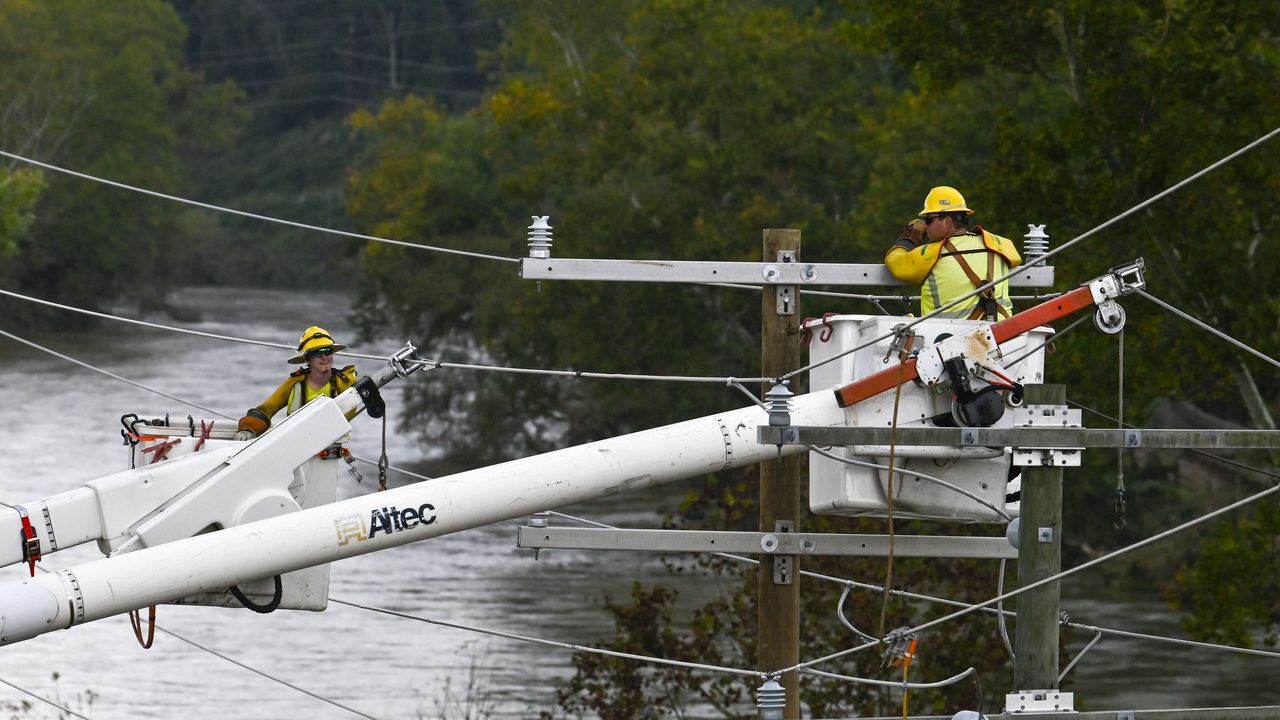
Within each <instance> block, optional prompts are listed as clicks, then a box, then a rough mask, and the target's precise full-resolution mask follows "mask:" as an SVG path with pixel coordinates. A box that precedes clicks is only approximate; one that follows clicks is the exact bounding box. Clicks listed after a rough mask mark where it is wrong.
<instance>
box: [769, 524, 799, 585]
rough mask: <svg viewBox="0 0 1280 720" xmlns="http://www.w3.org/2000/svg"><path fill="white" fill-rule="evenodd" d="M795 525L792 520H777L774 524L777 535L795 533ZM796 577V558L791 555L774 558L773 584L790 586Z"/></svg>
mask: <svg viewBox="0 0 1280 720" xmlns="http://www.w3.org/2000/svg"><path fill="white" fill-rule="evenodd" d="M795 529H796V526H795V523H794V522H792V521H791V520H777V521H775V522H774V523H773V531H774V532H776V533H789V532H795ZM794 576H795V557H794V556H791V555H775V556H774V558H773V584H774V585H790V584H791V579H792V578H793V577H794Z"/></svg>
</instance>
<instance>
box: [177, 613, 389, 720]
mask: <svg viewBox="0 0 1280 720" xmlns="http://www.w3.org/2000/svg"><path fill="white" fill-rule="evenodd" d="M155 628H156V629H157V630H159V631H160V632H162V633H164V634H166V635H169V636H170V637H174V638H177V639H179V640H181V641H182V642H184V643H187V644H188V645H191V646H192V647H195V648H197V649H200V650H203V651H205V652H207V653H209V654H210V655H213V656H214V657H217V658H220V659H222V660H226V661H227V662H229V663H231V664H232V665H235V666H237V667H241V668H244V669H245V670H248V671H249V672H251V673H254V674H255V675H260V676H262V677H264V678H266V679H268V680H270V681H271V682H274V683H279V684H280V685H283V686H285V687H287V688H290V689H293V690H297V691H298V692H300V693H302V694H304V695H309V696H311V697H313V698H315V699H317V700H319V701H321V702H324V703H328V704H329V705H332V706H334V707H336V708H341V709H342V710H346V711H347V712H349V713H351V714H352V715H359V716H360V717H363V718H369V720H377V718H375V717H374V716H373V715H369V714H367V713H363V712H360V711H359V710H356V709H355V708H353V707H350V706H348V705H343V704H342V703H340V702H338V701H337V700H333V699H330V698H327V697H325V696H323V695H320V694H319V693H315V692H312V691H310V690H308V689H306V688H304V687H300V686H298V685H294V684H293V683H291V682H289V681H287V680H282V679H281V678H278V677H276V676H274V675H271V674H269V673H265V672H263V671H261V670H259V669H257V668H255V667H253V666H252V665H246V664H245V663H242V662H240V661H239V660H236V659H235V658H233V657H229V656H227V655H223V654H222V653H220V652H218V651H217V650H214V649H213V648H209V647H205V646H204V645H201V644H200V643H198V642H196V641H194V640H192V639H190V638H185V637H183V636H181V635H179V634H178V633H176V632H174V631H172V630H166V629H165V628H162V627H160V626H159V625H156V626H155Z"/></svg>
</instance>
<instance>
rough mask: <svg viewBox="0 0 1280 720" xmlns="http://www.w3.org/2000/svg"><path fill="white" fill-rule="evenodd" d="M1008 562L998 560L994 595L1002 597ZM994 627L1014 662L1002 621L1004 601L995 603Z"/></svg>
mask: <svg viewBox="0 0 1280 720" xmlns="http://www.w3.org/2000/svg"><path fill="white" fill-rule="evenodd" d="M1008 562H1009V561H1008V560H1006V559H1004V558H1000V575H999V576H998V577H997V578H996V595H997V596H1000V595H1004V573H1005V566H1006V565H1007V564H1008ZM996 627H997V628H999V630H1000V640H1001V641H1003V642H1004V649H1005V650H1008V651H1009V659H1010V660H1016V659H1017V658H1018V656H1017V654H1015V653H1014V652H1013V643H1011V642H1009V627H1008V625H1007V624H1006V623H1005V621H1004V601H1003V600H1001V601H1000V602H998V603H996Z"/></svg>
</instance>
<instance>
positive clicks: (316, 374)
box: [236, 326, 358, 440]
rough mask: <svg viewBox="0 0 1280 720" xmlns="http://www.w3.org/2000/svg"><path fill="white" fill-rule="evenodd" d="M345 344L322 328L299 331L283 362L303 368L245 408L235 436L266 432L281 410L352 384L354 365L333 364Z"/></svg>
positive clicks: (291, 409) (293, 408)
mask: <svg viewBox="0 0 1280 720" xmlns="http://www.w3.org/2000/svg"><path fill="white" fill-rule="evenodd" d="M346 347H347V346H346V345H339V344H338V343H336V342H334V340H333V336H332V335H330V334H329V332H328V331H327V330H325V329H324V328H321V327H314V326H313V327H309V328H307V329H306V330H304V331H302V336H301V337H300V338H299V339H298V345H297V353H296V354H295V355H294V356H293V357H290V358H289V359H288V361H287V362H289V363H291V364H293V365H302V366H303V367H301V368H300V369H298V370H295V371H293V372H292V373H290V374H289V377H287V378H285V381H284V382H283V383H281V384H280V387H278V388H276V390H275V392H273V393H271V395H270V396H269V397H268V398H267V399H266V400H263V401H262V403H261V404H260V405H258V406H256V407H252V408H249V411H248V412H247V413H245V416H244V417H242V418H240V423H239V426H238V427H239V431H238V432H237V433H236V439H237V440H249V439H251V438H253V437H256V436H258V435H261V434H262V433H264V432H266V430H267V428H269V427H271V418H272V416H274V415H275V414H276V413H278V412H280V411H281V410H285V411H286V414H288V415H292V414H293V413H294V412H297V410H298V409H299V408H301V407H302V406H303V405H306V404H307V403H308V402H311V401H312V400H314V399H315V398H317V397H319V396H321V395H325V396H327V397H330V398H334V397H337V396H338V394H339V393H341V392H342V391H343V390H346V389H347V388H349V387H351V386H352V385H354V384H355V382H356V366H355V365H348V366H346V367H344V368H342V369H341V370H337V369H335V368H334V367H333V354H334V353H335V352H338V351H339V350H345V349H346ZM356 412H358V410H353V411H351V412H350V413H348V416H347V419H351V417H354V416H355V414H356Z"/></svg>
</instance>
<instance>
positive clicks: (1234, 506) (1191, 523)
mask: <svg viewBox="0 0 1280 720" xmlns="http://www.w3.org/2000/svg"><path fill="white" fill-rule="evenodd" d="M1276 492H1280V485H1274V486H1272V487H1269V488H1267V489H1266V490H1262V491H1260V492H1257V493H1254V494H1253V495H1250V496H1248V497H1246V498H1244V499H1242V500H1237V501H1236V502H1233V503H1231V504H1229V505H1225V506H1223V507H1221V508H1218V509H1217V510H1213V511H1211V512H1208V513H1205V514H1204V515H1201V516H1200V517H1197V518H1194V519H1191V520H1188V521H1187V522H1185V523H1182V524H1181V525H1178V526H1176V527H1173V528H1170V529H1168V530H1165V531H1163V532H1160V533H1157V534H1155V535H1152V536H1151V537H1149V538H1146V539H1144V540H1139V541H1138V542H1136V543H1133V544H1132V545H1127V546H1125V547H1123V548H1120V549H1119V550H1114V551H1112V552H1109V553H1107V554H1106V555H1102V556H1100V557H1097V558H1094V559H1092V560H1089V561H1087V562H1085V563H1082V564H1080V565H1077V566H1075V567H1073V568H1070V569H1068V570H1063V571H1062V572H1059V573H1057V574H1054V575H1050V576H1049V577H1046V578H1042V579H1040V580H1036V581H1034V582H1031V583H1028V584H1026V585H1023V586H1022V587H1019V588H1018V589H1016V590H1010V591H1009V592H1006V593H1004V594H1002V595H997V596H996V597H993V598H991V599H989V600H984V601H982V602H980V603H976V604H974V605H970V606H969V607H967V608H964V609H962V610H957V611H956V612H953V613H951V614H950V615H944V616H942V617H940V618H937V619H935V620H930V621H928V622H926V623H922V624H920V625H917V626H915V627H913V628H910V629H909V630H908V631H907V632H909V633H919V632H923V631H924V630H928V629H930V628H933V627H937V626H938V625H942V624H944V623H947V622H950V621H952V620H956V619H958V618H961V617H964V616H965V615H969V614H971V613H973V612H975V611H977V610H981V609H983V608H987V607H989V606H991V605H994V604H996V603H998V602H1003V601H1005V600H1009V599H1010V598H1014V597H1017V596H1019V595H1021V594H1023V593H1025V592H1029V591H1031V590H1035V589H1037V588H1041V587H1044V586H1045V585H1048V584H1050V583H1055V582H1058V581H1060V580H1062V579H1063V578H1067V577H1070V576H1072V575H1075V574H1076V573H1079V572H1082V571H1084V570H1087V569H1089V568H1091V567H1094V566H1095V565H1100V564H1102V563H1105V562H1109V561H1111V560H1114V559H1116V558H1118V557H1120V556H1121V555H1127V554H1128V553H1131V552H1133V551H1135V550H1139V549H1141V548H1144V547H1146V546H1148V545H1151V544H1154V543H1157V542H1160V541H1161V540H1164V539H1165V538H1168V537H1171V536H1173V535H1176V534H1177V533H1180V532H1183V531H1184V530H1187V529H1189V528H1192V527H1195V526H1196V525H1199V524H1201V523H1204V522H1207V521H1209V520H1213V519H1215V518H1218V517H1220V516H1222V515H1225V514H1227V513H1229V512H1232V511H1234V510H1238V509H1239V508H1242V507H1244V506H1246V505H1249V504H1251V503H1255V502H1257V501H1259V500H1262V499H1264V498H1266V497H1269V496H1271V495H1273V494H1275V493H1276ZM880 642H881V641H879V640H877V641H875V642H870V643H864V644H863V645H859V646H857V647H853V648H849V649H847V650H841V651H840V652H836V653H832V654H830V655H825V656H823V657H820V658H817V659H815V660H808V661H805V662H802V663H798V664H796V665H792V666H791V667H788V668H782V669H780V670H777V671H776V672H777V673H779V674H781V673H787V672H794V671H800V670H804V669H806V668H808V667H810V666H813V665H819V664H821V663H825V662H830V661H832V660H835V659H837V658H841V657H844V656H846V655H850V654H852V653H856V652H860V651H862V650H866V649H868V648H871V647H875V646H876V645H878V644H880Z"/></svg>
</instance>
